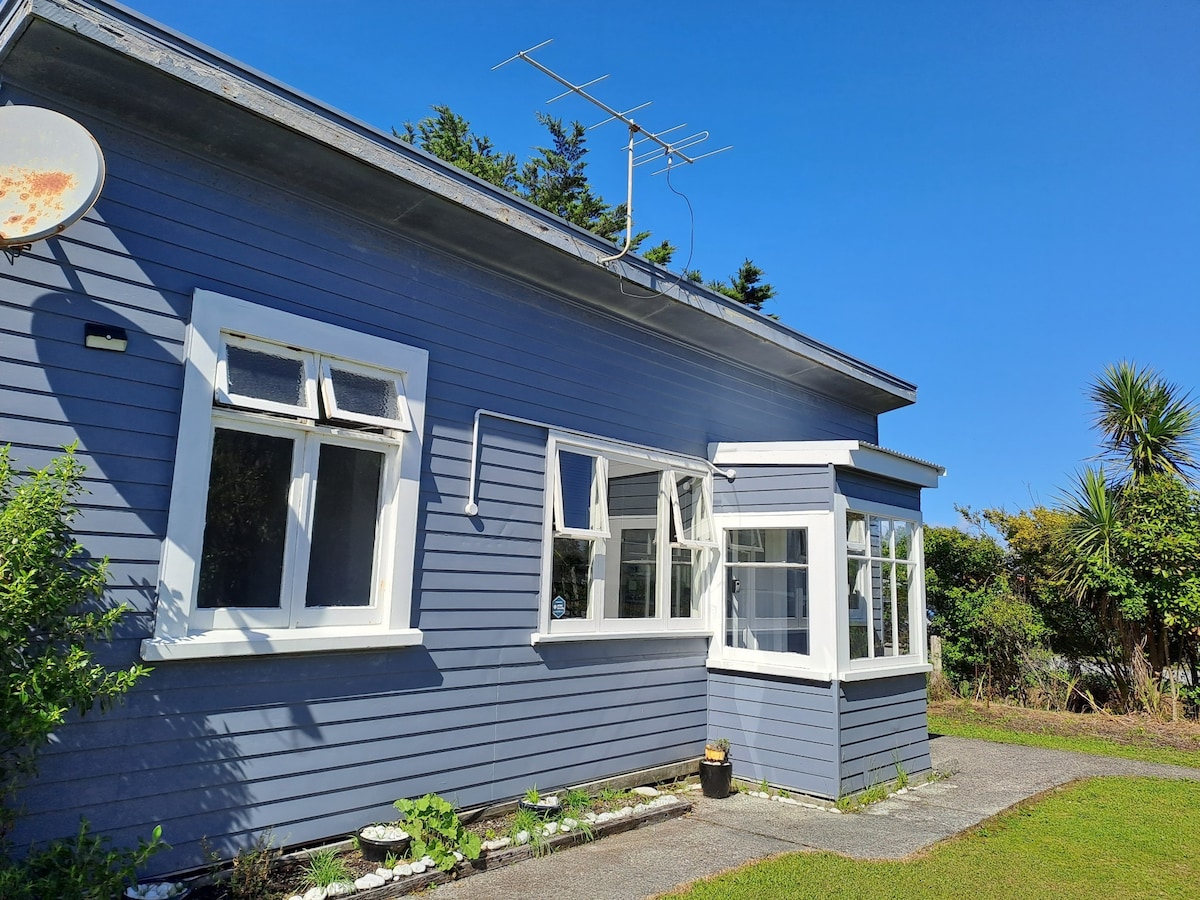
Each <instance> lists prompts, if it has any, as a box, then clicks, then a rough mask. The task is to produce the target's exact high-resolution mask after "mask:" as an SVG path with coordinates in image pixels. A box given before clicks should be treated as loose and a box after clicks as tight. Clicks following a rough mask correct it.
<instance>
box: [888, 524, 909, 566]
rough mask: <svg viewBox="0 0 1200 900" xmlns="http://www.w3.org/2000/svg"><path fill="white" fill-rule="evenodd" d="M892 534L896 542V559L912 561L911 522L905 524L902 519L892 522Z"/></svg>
mask: <svg viewBox="0 0 1200 900" xmlns="http://www.w3.org/2000/svg"><path fill="white" fill-rule="evenodd" d="M892 533H893V535H894V536H895V541H896V559H912V549H913V546H912V544H913V540H912V535H913V526H912V522H905V521H904V520H902V519H901V520H898V521H896V522H893V523H892Z"/></svg>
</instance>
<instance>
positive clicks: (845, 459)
mask: <svg viewBox="0 0 1200 900" xmlns="http://www.w3.org/2000/svg"><path fill="white" fill-rule="evenodd" d="M708 454H709V458H710V459H711V460H712V461H713V464H714V465H717V466H721V467H729V466H732V467H734V468H735V469H736V468H737V467H738V466H783V465H790V466H826V465H833V466H835V467H841V468H847V469H855V470H857V471H860V472H867V473H869V474H871V475H879V476H881V477H883V478H890V479H892V480H894V481H902V482H904V483H906V484H915V485H918V486H919V487H926V488H935V487H937V484H938V478H939V477H940V476H943V475H945V474H946V470H945V469H944V468H943V467H941V466H938V465H934V464H933V463H927V462H924V461H922V460H918V459H914V458H912V457H909V456H905V455H903V454H900V453H896V452H895V451H892V450H886V449H884V448H883V447H876V446H874V445H871V444H866V443H864V442H862V441H759V442H752V443H731V442H724V441H723V442H720V443H711V444H709V445H708Z"/></svg>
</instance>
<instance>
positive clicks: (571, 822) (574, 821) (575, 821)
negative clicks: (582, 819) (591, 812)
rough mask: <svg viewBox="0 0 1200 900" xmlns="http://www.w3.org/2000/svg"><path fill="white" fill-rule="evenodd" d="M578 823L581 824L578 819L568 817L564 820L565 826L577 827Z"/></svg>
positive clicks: (563, 825)
mask: <svg viewBox="0 0 1200 900" xmlns="http://www.w3.org/2000/svg"><path fill="white" fill-rule="evenodd" d="M578 824H579V820H578V819H571V818H567V819H563V820H562V827H563V828H575V827H576V826H577V825H578Z"/></svg>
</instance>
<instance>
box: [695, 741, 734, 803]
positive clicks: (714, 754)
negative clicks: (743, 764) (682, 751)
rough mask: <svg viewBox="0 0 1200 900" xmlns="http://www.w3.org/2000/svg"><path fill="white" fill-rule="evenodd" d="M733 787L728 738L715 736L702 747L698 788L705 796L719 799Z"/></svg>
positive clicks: (725, 795) (726, 794) (726, 795)
mask: <svg viewBox="0 0 1200 900" xmlns="http://www.w3.org/2000/svg"><path fill="white" fill-rule="evenodd" d="M732 788H733V763H732V762H730V760H729V740H728V739H727V738H717V739H716V740H715V741H709V742H708V744H707V745H706V746H705V748H704V759H702V760H700V789H701V791H703V793H704V796H705V797H712V798H713V799H715V800H721V799H724V798H725V797H728V796H729V792H730V790H732Z"/></svg>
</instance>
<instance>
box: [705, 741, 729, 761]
mask: <svg viewBox="0 0 1200 900" xmlns="http://www.w3.org/2000/svg"><path fill="white" fill-rule="evenodd" d="M728 756H729V738H717V739H716V740H715V741H709V742H708V743H707V744H706V745H705V746H704V758H705V759H707V760H709V761H710V762H725V760H726V758H727V757H728Z"/></svg>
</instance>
